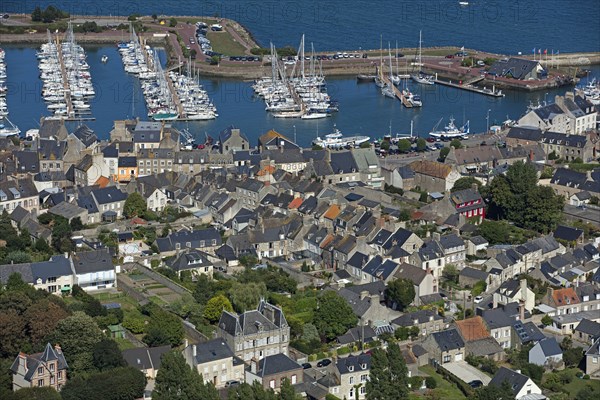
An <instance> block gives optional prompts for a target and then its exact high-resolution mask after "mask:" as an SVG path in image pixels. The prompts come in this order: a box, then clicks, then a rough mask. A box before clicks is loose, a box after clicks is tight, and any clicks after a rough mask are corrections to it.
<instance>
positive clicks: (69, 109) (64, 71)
mask: <svg viewBox="0 0 600 400" xmlns="http://www.w3.org/2000/svg"><path fill="white" fill-rule="evenodd" d="M56 51H57V54H58V62H59V64H60V74H61V75H62V81H63V89H64V96H65V103H66V104H67V117H68V118H72V117H73V116H74V114H75V113H74V112H73V103H72V102H71V88H70V87H69V76H68V75H67V68H66V67H65V60H64V58H63V52H62V45H61V44H60V40H58V37H57V38H56Z"/></svg>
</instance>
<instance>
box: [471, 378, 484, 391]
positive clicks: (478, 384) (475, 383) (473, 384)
mask: <svg viewBox="0 0 600 400" xmlns="http://www.w3.org/2000/svg"><path fill="white" fill-rule="evenodd" d="M469 386H471V387H472V388H473V389H477V388H479V387H482V386H483V382H481V381H480V380H479V379H476V380H474V381H471V382H469Z"/></svg>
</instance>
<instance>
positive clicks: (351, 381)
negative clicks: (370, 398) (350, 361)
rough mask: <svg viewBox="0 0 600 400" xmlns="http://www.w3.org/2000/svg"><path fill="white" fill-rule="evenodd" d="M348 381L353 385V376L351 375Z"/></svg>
mask: <svg viewBox="0 0 600 400" xmlns="http://www.w3.org/2000/svg"><path fill="white" fill-rule="evenodd" d="M348 369H349V368H348ZM349 383H350V384H351V385H353V384H354V377H353V376H351V377H350V381H349Z"/></svg>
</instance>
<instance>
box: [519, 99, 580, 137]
mask: <svg viewBox="0 0 600 400" xmlns="http://www.w3.org/2000/svg"><path fill="white" fill-rule="evenodd" d="M570 122H571V121H570V119H569V116H568V115H567V114H565V112H564V111H563V110H562V109H561V108H560V107H559V106H558V104H556V103H552V104H548V105H545V106H542V107H537V108H535V109H533V110H531V111H529V112H528V113H526V114H525V115H524V116H522V117H521V118H519V120H518V125H519V126H522V127H526V128H531V129H540V130H542V131H548V130H552V131H554V132H565V133H566V132H570V131H571V127H570Z"/></svg>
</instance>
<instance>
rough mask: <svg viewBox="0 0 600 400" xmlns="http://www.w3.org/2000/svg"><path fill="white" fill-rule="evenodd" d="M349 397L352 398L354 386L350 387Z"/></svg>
mask: <svg viewBox="0 0 600 400" xmlns="http://www.w3.org/2000/svg"><path fill="white" fill-rule="evenodd" d="M349 397H350V398H351V399H353V398H354V388H352V389H350V394H349Z"/></svg>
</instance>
